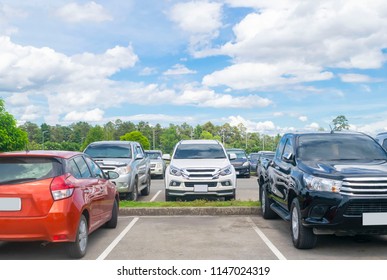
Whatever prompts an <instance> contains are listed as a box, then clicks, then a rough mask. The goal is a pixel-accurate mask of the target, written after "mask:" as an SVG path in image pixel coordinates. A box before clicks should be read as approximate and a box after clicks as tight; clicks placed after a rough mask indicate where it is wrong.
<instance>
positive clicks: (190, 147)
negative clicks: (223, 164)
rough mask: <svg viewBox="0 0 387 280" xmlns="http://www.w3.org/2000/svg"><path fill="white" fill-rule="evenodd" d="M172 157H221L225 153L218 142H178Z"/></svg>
mask: <svg viewBox="0 0 387 280" xmlns="http://www.w3.org/2000/svg"><path fill="white" fill-rule="evenodd" d="M173 158H174V159H221V158H226V154H225V152H224V150H223V148H222V146H221V145H219V144H180V145H179V146H178V147H177V148H176V151H175V155H174V157H173Z"/></svg>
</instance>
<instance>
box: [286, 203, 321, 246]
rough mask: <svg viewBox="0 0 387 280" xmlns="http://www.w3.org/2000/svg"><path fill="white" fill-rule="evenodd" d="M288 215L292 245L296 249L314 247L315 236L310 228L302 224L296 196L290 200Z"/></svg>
mask: <svg viewBox="0 0 387 280" xmlns="http://www.w3.org/2000/svg"><path fill="white" fill-rule="evenodd" d="M290 215H291V218H290V232H291V235H292V241H293V244H294V247H296V248H298V249H312V248H314V247H315V246H316V243H317V236H316V235H315V234H314V233H313V230H312V229H311V228H306V227H304V226H303V225H302V222H301V211H300V204H299V202H298V200H297V198H295V199H293V201H292V206H291V209H290Z"/></svg>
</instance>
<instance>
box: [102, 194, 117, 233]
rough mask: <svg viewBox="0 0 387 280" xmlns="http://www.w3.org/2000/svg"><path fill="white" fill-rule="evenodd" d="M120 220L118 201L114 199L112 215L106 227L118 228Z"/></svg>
mask: <svg viewBox="0 0 387 280" xmlns="http://www.w3.org/2000/svg"><path fill="white" fill-rule="evenodd" d="M117 222H118V202H117V200H114V204H113V209H112V217H111V218H110V220H109V221H107V222H106V224H105V227H106V228H116V227H117Z"/></svg>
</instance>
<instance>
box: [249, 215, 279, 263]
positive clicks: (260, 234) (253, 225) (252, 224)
mask: <svg viewBox="0 0 387 280" xmlns="http://www.w3.org/2000/svg"><path fill="white" fill-rule="evenodd" d="M246 219H247V221H248V222H249V223H250V225H251V227H252V228H253V229H254V230H255V232H256V233H257V234H258V235H259V237H261V239H262V240H263V242H265V244H266V246H267V247H269V249H270V250H271V251H272V252H273V254H274V255H275V256H276V257H277V258H278V259H279V260H286V258H285V256H284V255H282V253H281V252H280V250H278V249H277V247H275V246H274V244H273V243H271V241H270V240H269V238H267V237H266V235H265V234H264V233H263V232H262V231H261V230H260V229H259V228H258V227H257V225H256V224H255V223H254V222H253V220H252V219H251V217H247V218H246Z"/></svg>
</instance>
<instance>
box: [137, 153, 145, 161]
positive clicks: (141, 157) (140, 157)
mask: <svg viewBox="0 0 387 280" xmlns="http://www.w3.org/2000/svg"><path fill="white" fill-rule="evenodd" d="M143 158H144V157H143V156H142V155H140V154H138V155H136V158H135V159H136V160H137V159H143Z"/></svg>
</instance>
